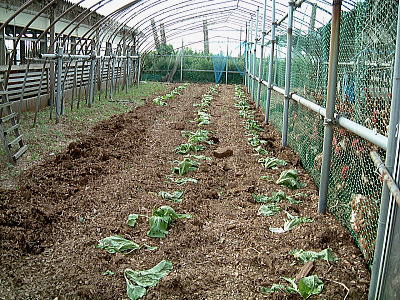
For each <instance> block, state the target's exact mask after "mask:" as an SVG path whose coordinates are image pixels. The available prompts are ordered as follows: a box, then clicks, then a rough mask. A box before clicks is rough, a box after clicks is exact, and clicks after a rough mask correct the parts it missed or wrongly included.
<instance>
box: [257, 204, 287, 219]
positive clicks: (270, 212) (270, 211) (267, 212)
mask: <svg viewBox="0 0 400 300" xmlns="http://www.w3.org/2000/svg"><path fill="white" fill-rule="evenodd" d="M280 211H281V208H280V207H279V206H278V205H277V204H275V203H270V204H267V205H262V206H261V207H260V209H259V210H258V214H259V215H261V216H265V217H271V216H274V215H276V214H278V213H279V212H280Z"/></svg>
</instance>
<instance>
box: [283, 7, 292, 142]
mask: <svg viewBox="0 0 400 300" xmlns="http://www.w3.org/2000/svg"><path fill="white" fill-rule="evenodd" d="M294 5H295V2H294V0H289V8H288V9H289V11H288V24H287V43H286V70H285V100H284V105H283V126H282V146H283V147H286V146H287V135H288V127H289V99H290V83H291V82H290V81H291V76H292V44H293V12H294Z"/></svg>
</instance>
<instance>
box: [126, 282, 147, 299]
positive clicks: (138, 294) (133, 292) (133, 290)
mask: <svg viewBox="0 0 400 300" xmlns="http://www.w3.org/2000/svg"><path fill="white" fill-rule="evenodd" d="M125 281H126V294H127V295H128V297H129V299H131V300H137V299H140V298H142V297H143V296H145V295H146V293H147V291H146V289H145V288H144V287H141V286H139V285H134V284H133V283H132V282H130V281H129V280H128V279H126V278H125Z"/></svg>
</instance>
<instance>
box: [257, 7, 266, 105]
mask: <svg viewBox="0 0 400 300" xmlns="http://www.w3.org/2000/svg"><path fill="white" fill-rule="evenodd" d="M266 25H267V0H264V16H263V27H262V39H261V54H260V55H261V57H260V65H259V68H258V90H257V108H258V107H259V106H260V104H261V87H262V84H261V81H262V77H263V73H264V47H265V45H264V44H265V37H266V36H267V32H266V31H265V30H266Z"/></svg>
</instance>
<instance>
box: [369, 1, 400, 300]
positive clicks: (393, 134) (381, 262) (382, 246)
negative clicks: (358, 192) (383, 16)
mask: <svg viewBox="0 0 400 300" xmlns="http://www.w3.org/2000/svg"><path fill="white" fill-rule="evenodd" d="M399 112H400V6H399V8H398V14H397V37H396V52H395V63H394V73H393V85H392V101H391V109H390V123H389V133H388V146H387V151H386V159H385V165H386V168H387V170H388V172H389V173H390V174H393V171H394V164H395V160H396V154H397V145H396V139H397V138H398V131H399V130H400V125H399V121H400V114H399ZM393 210H394V208H393V205H392V201H391V197H390V189H389V187H388V185H387V183H386V182H384V184H383V190H382V198H381V208H380V214H379V222H378V234H377V238H376V244H375V253H374V260H373V267H372V272H371V283H370V289H369V296H368V298H369V299H382V294H381V292H382V285H383V280H384V278H383V277H384V276H383V273H384V271H385V268H386V253H387V251H388V241H387V240H386V235H387V233H388V231H389V230H388V229H387V227H389V226H390V225H391V224H390V223H391V222H388V213H390V212H392V213H393ZM389 216H390V215H389Z"/></svg>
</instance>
